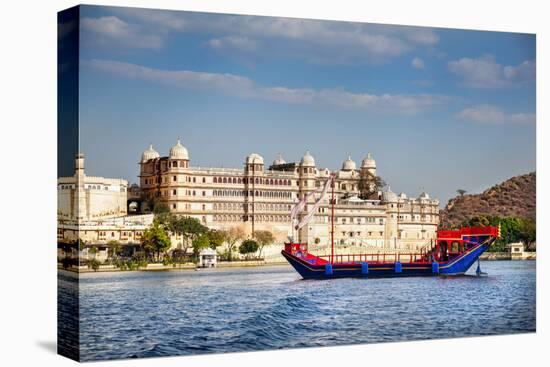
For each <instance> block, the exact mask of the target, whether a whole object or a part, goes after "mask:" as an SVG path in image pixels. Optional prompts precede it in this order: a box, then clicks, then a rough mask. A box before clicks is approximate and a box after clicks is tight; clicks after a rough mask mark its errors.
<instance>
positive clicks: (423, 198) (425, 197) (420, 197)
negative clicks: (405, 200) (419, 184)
mask: <svg viewBox="0 0 550 367" xmlns="http://www.w3.org/2000/svg"><path fill="white" fill-rule="evenodd" d="M418 198H419V199H421V200H429V199H430V195H428V193H427V192H426V191H424V192H423V193H422V194H420V196H419V197H418Z"/></svg>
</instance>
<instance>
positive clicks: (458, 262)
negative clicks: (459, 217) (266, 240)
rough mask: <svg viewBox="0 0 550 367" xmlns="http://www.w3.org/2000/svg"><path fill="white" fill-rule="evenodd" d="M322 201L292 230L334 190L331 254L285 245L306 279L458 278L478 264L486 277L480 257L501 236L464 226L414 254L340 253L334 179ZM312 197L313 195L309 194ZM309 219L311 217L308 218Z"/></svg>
mask: <svg viewBox="0 0 550 367" xmlns="http://www.w3.org/2000/svg"><path fill="white" fill-rule="evenodd" d="M329 180H330V181H331V182H329V183H327V185H326V186H325V189H324V190H323V192H322V193H321V198H320V199H319V200H318V201H317V202H316V203H315V205H314V207H313V209H312V210H311V211H310V213H309V214H308V215H306V217H305V219H302V221H300V224H298V225H296V226H295V227H293V228H294V229H296V230H299V229H300V228H301V226H303V225H305V224H307V222H308V221H309V220H310V219H311V216H312V213H314V212H315V210H316V209H317V207H318V205H319V203H320V202H321V199H322V198H323V196H324V195H325V194H326V193H327V188H328V187H329V186H331V187H332V200H331V201H330V202H331V206H332V215H331V217H332V218H331V225H332V230H331V254H330V255H322V256H317V255H315V254H313V253H310V252H309V251H308V244H307V243H300V242H294V241H292V240H291V241H289V242H286V243H285V246H284V249H283V250H282V252H281V253H282V255H283V256H284V257H285V259H286V260H287V261H288V262H289V263H290V265H292V267H293V268H294V269H295V270H296V271H297V272H298V273H299V274H300V275H301V276H302V278H304V279H333V278H348V277H356V278H389V277H412V276H416V277H417V276H457V275H464V274H465V273H466V271H468V269H469V268H470V267H471V266H472V265H473V264H474V263H476V262H477V263H478V268H477V271H476V274H477V275H478V276H481V275H486V273H483V272H482V271H481V269H480V267H479V257H480V256H481V254H482V253H483V252H485V251H487V249H489V247H490V246H491V245H492V244H493V243H494V242H495V241H496V240H497V238H498V237H499V236H500V226H498V227H497V226H485V227H462V228H460V229H458V230H438V231H437V236H436V238H435V239H433V240H432V241H431V242H430V244H428V245H427V246H426V247H424V248H422V249H421V250H420V251H418V252H414V253H399V252H396V253H385V252H384V253H365V254H337V253H335V248H334V203H335V200H334V176H332V177H331V178H330V179H329ZM310 195H312V194H310ZM305 202H307V198H303V199H302V200H301V201H300V202H299V203H298V204H296V206H295V207H294V208H293V210H292V212H291V217H292V218H296V217H297V213H298V212H299V211H300V210H303V208H304V207H305V204H304V203H305ZM308 216H309V217H308Z"/></svg>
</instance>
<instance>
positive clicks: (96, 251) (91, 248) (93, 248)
mask: <svg viewBox="0 0 550 367" xmlns="http://www.w3.org/2000/svg"><path fill="white" fill-rule="evenodd" d="M98 251H99V250H98V249H97V247H95V246H92V247H90V249H89V250H88V252H89V253H90V254H92V255H94V259H95V255H97V253H98Z"/></svg>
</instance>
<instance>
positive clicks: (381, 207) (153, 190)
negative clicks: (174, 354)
mask: <svg viewBox="0 0 550 367" xmlns="http://www.w3.org/2000/svg"><path fill="white" fill-rule="evenodd" d="M331 174H335V176H336V179H335V183H336V184H335V199H336V204H335V215H334V217H335V223H334V224H335V226H334V237H335V243H338V244H343V245H359V246H369V247H380V248H401V249H418V248H420V247H423V246H425V245H427V244H428V243H429V242H430V240H431V239H433V238H435V236H436V229H437V225H438V223H439V201H438V200H437V199H431V198H430V197H429V195H428V194H427V193H422V194H421V195H420V196H419V197H418V198H407V196H406V195H405V194H403V193H402V194H400V195H396V194H394V193H393V192H392V191H391V190H390V189H388V190H387V191H385V192H378V193H377V194H375V197H374V198H372V197H371V198H369V199H368V200H363V199H360V197H364V195H362V192H361V191H362V190H363V189H364V188H365V187H371V185H372V181H369V180H372V177H376V162H375V160H374V159H373V158H372V156H371V155H370V153H369V154H368V155H367V157H366V158H365V159H363V161H362V162H361V166H360V167H359V168H357V166H356V164H355V162H354V161H353V160H352V159H351V157H348V158H347V159H346V160H345V161H344V162H343V164H342V168H341V169H340V170H338V171H337V172H331V171H330V170H329V169H327V168H318V167H317V165H316V162H315V159H314V158H313V156H312V155H311V154H310V153H309V152H306V153H305V155H304V156H303V157H302V158H301V160H300V161H299V162H292V163H287V162H286V161H285V160H284V159H283V157H282V156H281V155H279V156H278V157H277V158H276V159H275V160H274V161H273V163H272V164H271V165H269V166H266V165H265V163H264V159H263V157H261V156H260V155H259V154H256V153H252V154H250V155H249V156H248V157H246V159H245V162H244V165H243V168H242V169H228V168H202V167H193V166H191V165H190V157H189V152H188V151H187V149H186V148H185V147H184V146H183V145H182V144H181V142H180V141H179V140H178V142H177V144H176V145H175V146H173V147H172V148H171V149H170V151H169V154H168V156H164V157H161V156H160V154H159V153H158V152H157V151H155V150H154V149H153V146H150V147H149V148H148V149H147V150H145V151H144V152H143V154H142V157H141V160H140V175H139V178H140V188H141V193H142V195H143V199H144V200H146V201H149V202H156V201H160V202H164V203H166V204H167V205H168V206H169V208H170V210H171V211H172V212H174V213H178V214H182V215H187V216H191V217H195V218H197V219H199V220H200V221H201V222H202V223H203V224H205V225H206V226H208V227H210V228H215V229H227V228H229V227H233V226H240V227H242V228H243V229H244V230H245V231H246V233H247V234H248V235H249V236H251V235H252V233H253V232H254V231H256V230H269V231H271V232H273V233H274V234H275V236H276V237H277V238H278V240H280V241H282V240H283V239H285V238H286V237H287V236H295V237H298V239H299V240H301V241H307V242H310V243H314V242H317V243H328V242H329V241H330V233H331V205H330V202H329V200H330V195H327V197H326V198H325V199H324V202H323V203H322V205H321V206H320V207H319V208H318V212H317V213H316V215H315V217H314V219H313V220H312V221H311V222H310V223H309V224H308V225H307V226H305V227H303V228H302V229H301V230H300V233H298V234H295V233H293V228H292V227H293V226H292V224H291V220H290V211H291V208H292V207H293V205H295V204H296V203H297V202H298V201H299V200H300V198H303V197H304V196H305V195H308V194H310V193H311V192H313V191H316V190H317V189H318V188H319V187H321V186H323V184H324V183H325V182H326V180H327V179H329V177H330V175H331ZM371 188H372V187H371ZM316 200H317V198H316V197H315V195H313V196H312V197H311V198H310V200H309V202H308V203H307V206H306V212H307V211H308V210H309V209H310V208H311V206H312V205H313V203H314V202H315V201H316Z"/></svg>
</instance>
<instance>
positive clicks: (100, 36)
mask: <svg viewBox="0 0 550 367" xmlns="http://www.w3.org/2000/svg"><path fill="white" fill-rule="evenodd" d="M80 25H81V27H82V30H83V31H85V32H82V37H83V38H82V41H83V42H84V43H90V44H94V45H96V46H100V47H122V48H144V49H154V50H157V49H159V48H160V47H161V46H162V38H161V37H160V36H159V35H157V34H153V33H149V32H147V31H145V30H142V29H140V28H139V27H138V26H136V25H131V24H129V23H126V22H125V21H123V20H121V19H120V18H117V17H115V16H107V17H100V18H87V17H86V18H82V20H81V22H80ZM86 31H87V32H86Z"/></svg>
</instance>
